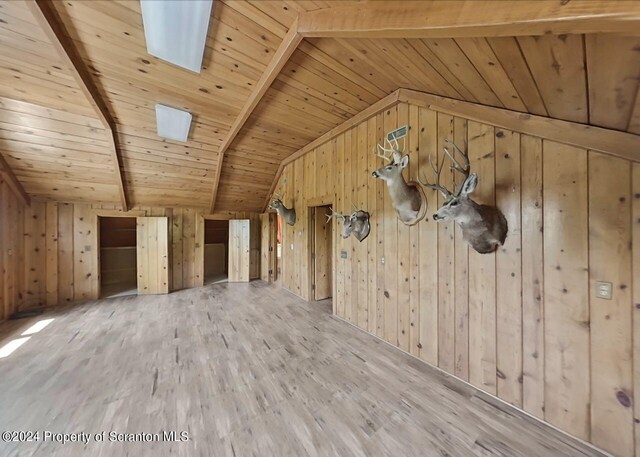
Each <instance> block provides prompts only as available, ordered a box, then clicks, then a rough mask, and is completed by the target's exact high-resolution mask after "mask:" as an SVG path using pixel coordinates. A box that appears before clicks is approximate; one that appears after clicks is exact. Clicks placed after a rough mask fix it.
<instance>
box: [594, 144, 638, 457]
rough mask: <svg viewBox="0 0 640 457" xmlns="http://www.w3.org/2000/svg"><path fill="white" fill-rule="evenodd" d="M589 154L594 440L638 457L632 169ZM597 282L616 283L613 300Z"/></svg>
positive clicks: (609, 447)
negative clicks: (599, 291)
mask: <svg viewBox="0 0 640 457" xmlns="http://www.w3.org/2000/svg"><path fill="white" fill-rule="evenodd" d="M588 154H589V156H588V168H589V283H590V287H589V289H588V290H589V304H590V316H591V332H590V336H591V440H592V442H593V443H594V444H595V445H596V446H599V447H601V448H602V449H605V450H607V451H609V452H611V453H612V454H615V455H619V456H625V457H626V456H632V455H633V454H634V441H633V409H632V405H633V401H632V398H633V381H632V369H633V366H632V363H633V360H632V336H631V328H632V307H631V287H630V286H631V266H632V265H631V249H632V245H631V225H630V224H629V221H630V220H631V165H630V163H629V162H628V161H626V160H622V159H617V158H615V157H610V156H606V155H603V154H600V153H596V152H589V153H588ZM597 281H606V282H611V283H612V285H613V295H612V298H611V300H606V299H601V298H598V297H597V296H596V295H595V291H596V282H597Z"/></svg>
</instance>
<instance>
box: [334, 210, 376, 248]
mask: <svg viewBox="0 0 640 457" xmlns="http://www.w3.org/2000/svg"><path fill="white" fill-rule="evenodd" d="M326 216H327V222H329V221H330V220H331V219H332V218H334V217H335V218H336V219H340V220H341V221H342V223H343V225H342V238H344V239H345V240H346V239H347V238H349V236H351V234H352V233H353V235H354V236H355V237H356V239H357V240H358V241H362V240H364V239H365V238H366V237H367V236H369V232H370V231H371V224H370V223H369V213H367V212H366V211H362V210H359V209H357V208H356V210H355V211H354V212H353V213H351V214H350V215H349V216H347V215H344V214H342V213H336V212H335V211H334V210H333V208H331V214H327V215H326Z"/></svg>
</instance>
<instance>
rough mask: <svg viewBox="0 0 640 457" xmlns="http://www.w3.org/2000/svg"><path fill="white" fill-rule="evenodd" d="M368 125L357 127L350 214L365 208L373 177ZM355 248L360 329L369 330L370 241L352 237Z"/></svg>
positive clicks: (362, 123) (362, 124)
mask: <svg viewBox="0 0 640 457" xmlns="http://www.w3.org/2000/svg"><path fill="white" fill-rule="evenodd" d="M367 127H368V125H367V123H366V122H361V123H360V124H359V125H358V127H357V129H356V130H357V135H358V143H357V149H356V151H355V152H356V154H357V157H358V164H357V168H356V176H355V178H356V179H355V180H354V184H355V189H354V194H353V203H352V205H351V208H350V210H349V211H347V213H348V214H350V213H351V212H352V211H353V210H354V206H356V207H358V208H364V207H365V206H366V202H367V189H368V183H369V181H370V180H371V179H373V176H371V177H370V176H369V174H368V173H367V171H368V168H369V157H368V153H367V145H368V129H367ZM350 239H351V240H353V241H352V243H353V246H354V249H355V250H356V252H357V253H358V327H360V328H362V329H364V330H367V329H368V327H369V308H368V303H369V295H368V280H367V277H368V266H369V258H368V254H367V246H368V241H367V240H365V241H363V242H362V243H361V242H359V241H358V240H356V239H355V237H350Z"/></svg>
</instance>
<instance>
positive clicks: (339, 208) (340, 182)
mask: <svg viewBox="0 0 640 457" xmlns="http://www.w3.org/2000/svg"><path fill="white" fill-rule="evenodd" d="M336 161H337V162H336V169H335V171H336V172H335V177H334V179H335V183H336V205H335V208H334V211H336V212H338V213H344V212H345V209H344V174H345V170H344V167H345V165H344V134H341V135H338V137H336ZM335 226H336V228H335V230H336V232H338V236H337V237H336V239H337V243H336V248H335V249H336V251H335V252H336V254H335V255H334V258H335V259H336V260H335V262H336V276H335V282H336V296H335V297H334V299H333V303H334V306H335V313H336V314H337V315H338V316H340V317H343V318H344V317H345V307H344V303H345V299H344V289H345V266H346V264H347V262H349V259H343V258H342V255H341V253H342V251H345V250H346V242H345V240H344V239H343V238H342V226H341V223H340V222H339V221H336V223H335Z"/></svg>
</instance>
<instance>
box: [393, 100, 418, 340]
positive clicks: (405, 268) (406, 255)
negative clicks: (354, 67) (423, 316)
mask: <svg viewBox="0 0 640 457" xmlns="http://www.w3.org/2000/svg"><path fill="white" fill-rule="evenodd" d="M408 123H409V105H408V104H407V103H400V104H398V118H397V123H396V127H400V126H403V125H407V124H408ZM404 141H405V154H409V167H408V169H405V170H404V172H403V175H404V178H405V181H409V180H410V179H411V174H410V171H411V160H415V156H413V155H412V154H411V149H410V144H409V138H408V137H405V138H404ZM396 256H397V259H398V346H399V347H400V348H401V349H403V350H405V351H409V321H410V315H411V296H410V287H411V283H410V278H411V265H410V261H411V239H410V229H409V226H408V225H405V224H403V223H402V222H400V221H398V244H397V250H396Z"/></svg>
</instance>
